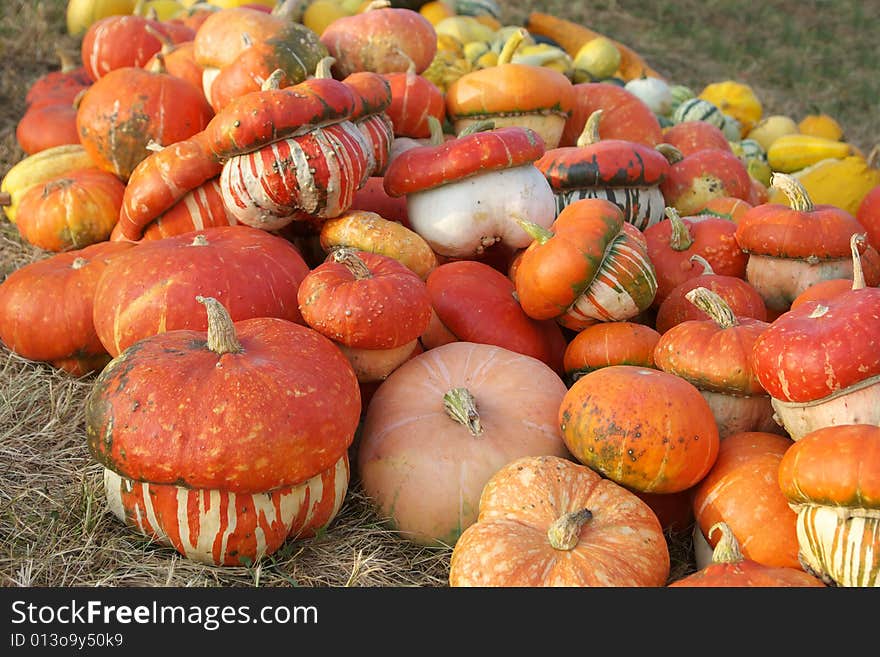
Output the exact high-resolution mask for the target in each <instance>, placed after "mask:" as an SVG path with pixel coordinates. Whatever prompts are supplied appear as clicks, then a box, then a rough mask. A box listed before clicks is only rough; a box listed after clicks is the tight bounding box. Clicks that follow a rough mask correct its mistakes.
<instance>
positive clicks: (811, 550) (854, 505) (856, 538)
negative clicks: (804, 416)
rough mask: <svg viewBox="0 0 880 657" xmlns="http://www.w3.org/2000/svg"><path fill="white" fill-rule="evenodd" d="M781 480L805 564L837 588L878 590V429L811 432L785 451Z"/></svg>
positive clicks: (844, 427) (851, 427) (853, 427)
mask: <svg viewBox="0 0 880 657" xmlns="http://www.w3.org/2000/svg"><path fill="white" fill-rule="evenodd" d="M778 482H779V487H780V489H781V490H782V493H783V494H784V495H785V497H786V498H787V500H788V502H789V503H790V504H791V505H792V508H794V509H795V510H796V511H797V515H798V517H797V530H798V543H799V545H800V554H801V558H802V559H803V562H804V564H805V566H806V567H807V568H808V569H809V570H812V571H814V572H815V573H816V574H818V575H819V576H821V577H822V578H823V579H824V580H825V581H831V582H834V583H836V584H838V585H839V586H880V558H878V554H880V520H878V514H877V511H878V508H880V427H877V426H875V425H867V424H851V425H839V426H829V427H823V428H821V429H817V430H815V431H812V432H810V433H808V434H807V435H805V436H803V437H802V438H801V439H800V440H798V441H797V442H796V443H795V444H794V445H793V446H792V447H791V449H789V450H788V451H787V452H786V454H785V456H784V457H783V459H782V461H781V462H780V464H779V471H778Z"/></svg>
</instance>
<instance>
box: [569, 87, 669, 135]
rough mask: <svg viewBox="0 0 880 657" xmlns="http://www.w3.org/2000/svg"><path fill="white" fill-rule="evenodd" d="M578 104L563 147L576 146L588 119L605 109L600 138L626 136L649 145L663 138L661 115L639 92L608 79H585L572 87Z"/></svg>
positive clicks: (574, 106)
mask: <svg viewBox="0 0 880 657" xmlns="http://www.w3.org/2000/svg"><path fill="white" fill-rule="evenodd" d="M572 90H573V92H574V104H573V106H572V111H571V116H570V117H569V118H568V120H567V121H566V122H565V128H564V129H563V131H562V137H561V138H560V140H559V145H560V146H575V145H576V144H577V141H578V139H579V138H580V136H581V135H582V134H583V132H584V128H585V127H586V124H587V119H589V117H590V116H591V115H592V114H593V112H595V111H596V110H600V109H601V110H602V122H601V125H600V126H599V137H600V139H623V140H626V141H634V142H637V143H639V144H644V145H645V146H650V147H653V146H656V145H657V144H659V143H660V142H662V141H663V132H662V130H661V128H660V123H659V121H658V120H657V116H656V115H655V114H654V112H652V111H651V109H650V108H649V107H648V106H647V105H646V104H645V103H644V102H643V101H642V100H641V99H640V98H639V97H638V96H636V95H635V94H633V93H632V92H630V91H628V90H627V89H625V88H624V87H619V86H617V85H616V84H611V83H608V82H581V83H579V84H575V85H573V86H572Z"/></svg>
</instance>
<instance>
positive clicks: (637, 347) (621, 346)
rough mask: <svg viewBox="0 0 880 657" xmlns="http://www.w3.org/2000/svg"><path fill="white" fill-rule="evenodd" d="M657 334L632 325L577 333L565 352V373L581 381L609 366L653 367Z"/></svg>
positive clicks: (610, 325)
mask: <svg viewBox="0 0 880 657" xmlns="http://www.w3.org/2000/svg"><path fill="white" fill-rule="evenodd" d="M659 339H660V334H659V333H658V332H657V331H655V330H654V329H652V328H651V327H650V326H645V325H644V324H636V323H634V322H601V323H599V324H594V325H593V326H588V327H586V328H585V329H584V330H582V331H580V332H579V333H578V334H577V335H576V336H574V338H572V340H571V342H569V343H568V346H567V347H566V349H565V359H564V362H565V373H566V375H567V376H569V377H572V378H580V377H581V376H583V375H584V374H586V373H587V372H592V371H593V370H597V369H599V368H602V367H608V366H609V365H637V366H639V367H654V348H655V347H656V346H657V341H658V340H659Z"/></svg>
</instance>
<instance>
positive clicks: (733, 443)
mask: <svg viewBox="0 0 880 657" xmlns="http://www.w3.org/2000/svg"><path fill="white" fill-rule="evenodd" d="M794 444H795V443H794V441H792V440H790V439H789V438H786V437H783V436H778V435H776V434H772V433H763V432H757V431H754V432H743V433H737V434H734V435H732V436H728V437H727V438H725V439H724V440H722V441H721V449H720V450H719V451H718V459H717V460H716V461H715V464H714V465H713V466H712V469H711V470H710V471H709V474H707V475H706V477H705V478H704V479H703V480H702V481H701V482H700V483H699V484H697V487H696V489H695V490H694V497H693V509H694V516H695V517H696V519H697V522H698V523H699V526H700V530H701V531H702V532H703V536H708V534H709V529H710V528H711V527H712V526H713V525H714V524H715V523H717V522H724V523H726V524H727V525H728V526H729V527H730V529H731V530H732V531H733V533H734V535H735V536H736V537H737V540H738V542H739V544H740V548H741V550H742V553H743V556H744V557H746V558H747V559H750V560H752V561H755V562H758V563H760V564H763V565H764V566H771V567H776V568H783V567H784V568H797V569H801V565H800V562H799V561H798V556H797V555H798V542H797V532H796V529H795V520H796V514H795V513H794V511H792V510H791V508H789V506H788V501H787V499H786V498H785V495H783V494H782V491H781V490H780V489H779V484H778V481H777V472H778V470H779V463H780V462H781V461H782V458H783V457H784V455H785V453H786V452H787V451H788V450H789V449H790V448H791V447H792V446H793V445H794ZM718 538H719V537H718V535H717V534H713V535H712V536H711V537H708V538H707V540H708V541H709V542H710V545H712V546H713V547H714V546H715V544H716V543H717V542H718Z"/></svg>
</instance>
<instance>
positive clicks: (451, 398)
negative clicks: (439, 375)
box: [443, 388, 483, 436]
mask: <svg viewBox="0 0 880 657" xmlns="http://www.w3.org/2000/svg"><path fill="white" fill-rule="evenodd" d="M443 407H444V408H445V409H446V414H447V415H448V416H449V417H451V418H452V419H453V420H455V421H456V422H459V423H460V424H461V425H463V426H464V427H466V428H467V430H468V431H470V432H471V435H472V436H479V435H480V434H481V433H483V426H482V425H481V424H480V414H479V413H478V412H477V400H476V399H474V396H473V395H472V394H471V392H470V390H468V389H467V388H452V389H450V390H449V391H447V393H446V394H445V395H443Z"/></svg>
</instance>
